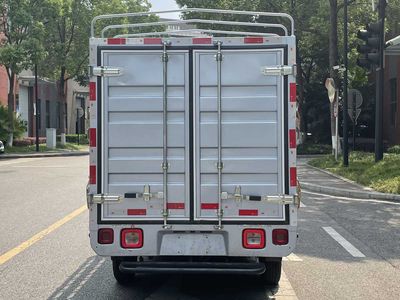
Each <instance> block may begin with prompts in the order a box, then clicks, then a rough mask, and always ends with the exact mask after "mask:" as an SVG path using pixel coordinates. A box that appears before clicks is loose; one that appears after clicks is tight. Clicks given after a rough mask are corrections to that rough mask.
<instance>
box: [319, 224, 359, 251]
mask: <svg viewBox="0 0 400 300" xmlns="http://www.w3.org/2000/svg"><path fill="white" fill-rule="evenodd" d="M322 228H323V229H324V230H325V231H326V232H327V233H328V234H329V235H330V236H331V237H332V238H333V239H334V240H335V241H337V242H338V243H339V244H340V245H341V246H342V247H343V248H344V249H345V250H346V251H347V252H349V253H350V254H351V255H352V256H354V257H365V255H364V254H363V253H362V252H361V251H360V250H358V249H357V248H356V247H354V246H353V245H352V244H351V243H350V242H349V241H348V240H346V239H345V238H344V237H342V236H341V235H340V234H339V233H338V232H337V231H336V230H335V229H333V228H332V227H322Z"/></svg>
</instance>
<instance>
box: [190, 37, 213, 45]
mask: <svg viewBox="0 0 400 300" xmlns="http://www.w3.org/2000/svg"><path fill="white" fill-rule="evenodd" d="M211 42H212V39H211V38H193V39H192V43H193V44H211Z"/></svg>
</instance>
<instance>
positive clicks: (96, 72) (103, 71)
mask: <svg viewBox="0 0 400 300" xmlns="http://www.w3.org/2000/svg"><path fill="white" fill-rule="evenodd" d="M90 75H91V76H101V77H110V76H121V75H122V69H121V68H117V67H109V66H98V67H90Z"/></svg>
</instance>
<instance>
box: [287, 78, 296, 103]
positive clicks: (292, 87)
mask: <svg viewBox="0 0 400 300" xmlns="http://www.w3.org/2000/svg"><path fill="white" fill-rule="evenodd" d="M296 90H297V88H296V83H291V84H290V95H289V97H290V102H296V94H297V91H296Z"/></svg>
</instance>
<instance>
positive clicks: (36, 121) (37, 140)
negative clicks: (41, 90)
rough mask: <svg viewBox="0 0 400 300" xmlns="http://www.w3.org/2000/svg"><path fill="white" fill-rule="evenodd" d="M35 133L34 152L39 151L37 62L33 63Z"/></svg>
mask: <svg viewBox="0 0 400 300" xmlns="http://www.w3.org/2000/svg"><path fill="white" fill-rule="evenodd" d="M35 106H36V116H35V132H36V133H35V134H36V152H39V113H40V112H39V100H38V76H37V64H35Z"/></svg>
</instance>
